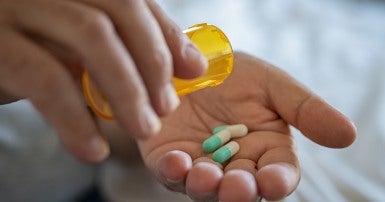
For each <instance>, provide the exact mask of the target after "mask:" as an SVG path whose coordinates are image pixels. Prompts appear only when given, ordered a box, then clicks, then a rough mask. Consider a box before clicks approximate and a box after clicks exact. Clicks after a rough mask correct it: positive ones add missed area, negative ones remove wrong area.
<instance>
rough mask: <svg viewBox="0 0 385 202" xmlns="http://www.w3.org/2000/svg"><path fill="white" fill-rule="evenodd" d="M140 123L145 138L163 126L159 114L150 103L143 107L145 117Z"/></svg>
mask: <svg viewBox="0 0 385 202" xmlns="http://www.w3.org/2000/svg"><path fill="white" fill-rule="evenodd" d="M140 124H141V128H142V131H143V133H144V137H145V138H146V137H149V136H152V135H154V134H156V133H158V132H159V131H160V128H161V123H160V120H159V118H158V116H157V115H156V114H155V112H154V110H153V109H152V107H151V106H149V105H147V106H146V107H144V109H143V118H142V120H141V123H140Z"/></svg>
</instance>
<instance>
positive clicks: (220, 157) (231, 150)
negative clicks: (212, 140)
mask: <svg viewBox="0 0 385 202" xmlns="http://www.w3.org/2000/svg"><path fill="white" fill-rule="evenodd" d="M238 151H239V144H238V143H237V142H235V141H231V142H229V143H227V144H226V145H224V146H222V147H221V148H219V149H218V150H216V151H215V152H214V153H213V156H212V159H213V160H214V161H215V162H218V163H223V162H225V161H227V160H229V159H230V158H231V157H232V156H234V155H235V154H236V153H237V152H238Z"/></svg>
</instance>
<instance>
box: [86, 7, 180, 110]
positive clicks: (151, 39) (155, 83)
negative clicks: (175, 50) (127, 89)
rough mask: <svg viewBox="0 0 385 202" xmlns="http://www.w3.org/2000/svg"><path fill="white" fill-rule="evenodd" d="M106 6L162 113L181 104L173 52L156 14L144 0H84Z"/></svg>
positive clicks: (154, 104) (155, 107)
mask: <svg viewBox="0 0 385 202" xmlns="http://www.w3.org/2000/svg"><path fill="white" fill-rule="evenodd" d="M83 1H84V2H87V3H88V4H93V5H95V6H97V7H98V8H99V9H102V10H105V11H106V12H107V14H108V15H109V16H111V19H112V20H113V21H114V23H115V26H116V29H117V30H118V32H119V35H120V37H121V38H122V40H123V41H124V43H125V45H126V48H127V49H128V50H129V52H130V54H131V55H132V57H133V59H134V60H135V64H136V66H137V68H138V71H139V72H140V74H141V76H142V78H143V81H144V83H145V84H146V87H147V91H148V93H149V95H150V98H151V103H152V105H153V106H154V109H155V111H156V112H157V113H158V114H159V115H167V114H169V113H170V112H172V111H174V110H175V109H176V107H177V106H178V105H179V102H180V101H179V98H178V96H177V95H176V92H175V89H174V87H173V85H172V75H173V64H172V56H171V53H170V50H169V48H168V46H167V43H166V41H165V39H164V36H163V33H162V30H161V29H160V27H159V24H158V22H157V20H156V18H155V17H154V16H153V15H152V13H151V10H150V9H149V8H148V5H147V3H146V2H145V1H144V0H139V1H138V0H137V1H132V0H126V1H98V2H95V1H93V0H83Z"/></svg>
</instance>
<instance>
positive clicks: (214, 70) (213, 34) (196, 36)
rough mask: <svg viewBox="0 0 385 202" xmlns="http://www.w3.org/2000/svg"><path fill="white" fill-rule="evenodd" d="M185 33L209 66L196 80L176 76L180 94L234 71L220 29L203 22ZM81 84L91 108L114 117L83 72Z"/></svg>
mask: <svg viewBox="0 0 385 202" xmlns="http://www.w3.org/2000/svg"><path fill="white" fill-rule="evenodd" d="M184 33H185V34H186V35H187V36H188V37H189V38H190V39H191V41H192V42H193V43H194V44H195V45H196V46H197V47H198V49H199V50H200V51H201V52H202V53H203V55H205V56H206V58H207V60H208V62H209V67H208V70H207V72H206V73H205V74H204V75H202V76H201V77H198V78H195V79H190V80H185V79H179V78H175V77H174V79H173V82H174V87H175V90H176V92H177V94H178V95H179V96H183V95H186V94H188V93H191V92H194V91H197V90H200V89H202V88H205V87H208V86H216V85H218V84H220V83H222V82H223V81H224V80H225V79H226V78H227V77H228V76H229V74H230V73H231V71H232V68H233V61H234V55H233V50H232V48H231V44H230V42H229V40H228V39H227V37H226V35H225V34H224V33H223V32H222V31H221V30H220V29H219V28H217V27H215V26H213V25H209V24H206V23H203V24H197V25H194V26H192V27H190V28H189V29H187V30H185V31H184ZM82 84H83V93H84V95H85V97H86V99H87V102H88V105H89V106H90V107H91V108H92V110H93V111H94V112H95V113H96V114H98V115H99V116H101V117H103V118H105V119H113V114H112V111H111V108H110V105H109V104H108V102H107V100H106V98H105V96H104V95H103V94H102V93H101V92H100V91H99V90H98V89H97V88H96V87H95V85H94V84H93V82H92V80H91V79H90V78H89V77H88V74H87V73H86V72H85V73H84V74H83V78H82Z"/></svg>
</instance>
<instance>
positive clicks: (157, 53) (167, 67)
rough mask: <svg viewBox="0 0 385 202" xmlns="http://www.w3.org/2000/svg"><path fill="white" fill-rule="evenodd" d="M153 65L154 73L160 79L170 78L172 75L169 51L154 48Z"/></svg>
mask: <svg viewBox="0 0 385 202" xmlns="http://www.w3.org/2000/svg"><path fill="white" fill-rule="evenodd" d="M153 65H154V66H155V67H156V70H155V71H156V72H157V73H158V74H159V75H160V76H162V77H171V75H172V73H173V68H172V65H173V62H172V56H171V53H170V52H169V51H166V50H164V49H162V48H155V50H154V51H153Z"/></svg>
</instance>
